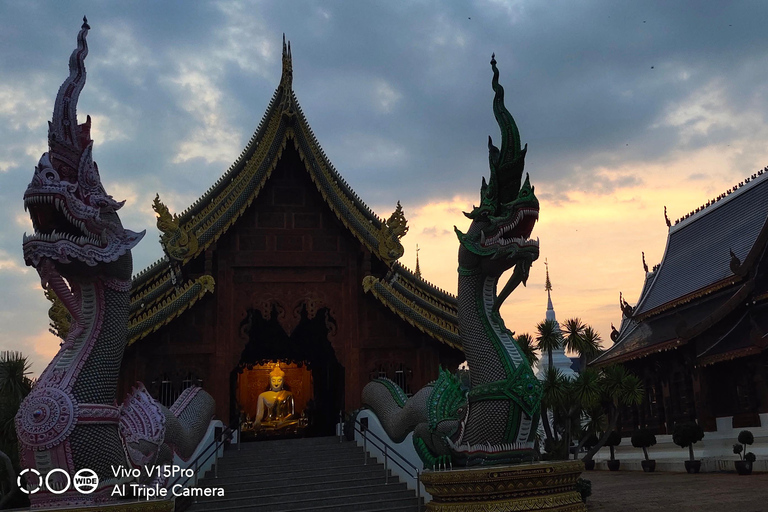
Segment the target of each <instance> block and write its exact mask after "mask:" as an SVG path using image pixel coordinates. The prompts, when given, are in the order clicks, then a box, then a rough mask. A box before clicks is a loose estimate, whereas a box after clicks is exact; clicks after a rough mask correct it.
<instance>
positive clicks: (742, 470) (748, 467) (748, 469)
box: [733, 460, 752, 475]
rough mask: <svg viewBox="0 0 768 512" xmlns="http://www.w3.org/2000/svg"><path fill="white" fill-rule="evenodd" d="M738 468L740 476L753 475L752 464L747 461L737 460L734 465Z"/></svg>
mask: <svg viewBox="0 0 768 512" xmlns="http://www.w3.org/2000/svg"><path fill="white" fill-rule="evenodd" d="M733 464H734V465H735V466H736V472H737V473H738V474H740V475H751V474H752V463H751V462H747V461H746V460H737V461H734V463H733Z"/></svg>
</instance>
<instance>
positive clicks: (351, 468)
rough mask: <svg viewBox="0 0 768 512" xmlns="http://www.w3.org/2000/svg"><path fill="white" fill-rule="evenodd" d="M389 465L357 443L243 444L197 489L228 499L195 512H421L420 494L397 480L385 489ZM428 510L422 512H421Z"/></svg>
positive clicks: (212, 500)
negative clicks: (212, 489)
mask: <svg viewBox="0 0 768 512" xmlns="http://www.w3.org/2000/svg"><path fill="white" fill-rule="evenodd" d="M384 480H385V479H384V465H383V464H377V463H376V461H375V460H373V459H370V458H369V459H368V464H367V465H364V454H363V450H362V448H360V447H358V446H357V445H355V443H353V442H347V441H345V442H343V443H339V438H338V437H316V438H304V439H289V440H280V441H261V442H252V443H242V444H241V448H240V450H239V451H238V450H237V447H236V446H235V445H233V446H231V447H229V448H228V449H227V451H225V453H224V457H223V458H221V459H219V470H218V478H214V475H213V472H212V471H211V472H209V473H208V474H207V475H206V478H204V479H202V480H201V481H200V482H199V484H198V487H221V488H223V489H224V496H223V497H207V498H206V497H200V498H198V499H197V503H194V504H192V506H191V507H190V508H189V509H187V510H189V511H190V512H200V511H213V510H222V511H223V510H233V511H234V510H253V511H258V510H264V511H267V510H268V511H269V512H300V511H310V510H313V511H314V510H317V511H326V512H330V511H333V512H336V511H338V512H342V511H349V512H353V511H355V512H357V511H361V512H362V511H366V512H384V511H387V512H406V511H407V512H416V511H417V510H419V507H418V502H417V500H416V493H415V492H414V491H411V490H408V489H407V488H406V486H405V484H404V483H400V482H399V481H398V479H397V477H396V476H390V477H389V483H388V484H385V483H384ZM422 508H423V507H422Z"/></svg>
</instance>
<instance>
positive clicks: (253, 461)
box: [221, 446, 365, 467]
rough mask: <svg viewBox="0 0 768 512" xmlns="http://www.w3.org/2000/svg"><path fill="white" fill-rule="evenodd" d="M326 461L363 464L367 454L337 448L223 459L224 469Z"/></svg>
mask: <svg viewBox="0 0 768 512" xmlns="http://www.w3.org/2000/svg"><path fill="white" fill-rule="evenodd" d="M319 459H321V460H326V461H327V462H329V463H332V462H337V461H339V460H348V459H349V460H359V461H360V463H361V464H362V463H363V460H365V452H363V449H362V448H360V447H357V446H355V447H350V448H343V449H341V448H337V449H335V450H323V451H309V450H297V451H293V452H277V451H275V452H268V451H263V452H250V453H244V452H236V453H235V454H229V453H225V454H224V457H223V459H222V462H221V464H222V467H223V466H227V467H240V466H244V465H250V466H253V465H258V466H262V467H277V466H284V465H285V464H286V462H287V461H290V463H291V464H293V465H295V464H303V463H311V462H316V461H317V460H319Z"/></svg>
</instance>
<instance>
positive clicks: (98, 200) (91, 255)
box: [23, 18, 144, 267]
mask: <svg viewBox="0 0 768 512" xmlns="http://www.w3.org/2000/svg"><path fill="white" fill-rule="evenodd" d="M89 29H90V27H89V26H88V22H87V20H86V19H85V18H83V25H82V27H81V29H80V33H79V34H78V35H77V48H76V49H75V50H74V51H73V52H72V55H71V56H70V58H69V77H67V79H66V80H65V81H64V83H63V84H62V85H61V87H60V88H59V92H58V94H57V96H56V103H55V105H54V109H53V119H52V120H51V122H49V123H48V147H49V151H48V152H47V153H44V154H43V156H42V157H41V158H40V161H39V162H38V164H37V166H36V167H35V174H34V176H33V177H32V182H31V183H30V184H29V186H28V187H27V190H26V192H24V209H25V210H28V211H29V214H30V217H32V225H33V227H34V233H33V234H31V235H26V234H25V235H24V242H23V248H24V259H25V261H26V263H27V265H31V266H34V267H37V266H39V265H40V262H41V260H42V259H50V260H55V261H56V262H58V263H62V264H67V263H72V262H73V260H74V261H76V262H80V263H84V264H86V265H88V266H95V265H97V264H99V263H110V262H114V261H116V260H117V259H118V258H120V257H121V256H123V255H124V254H126V253H127V252H128V251H129V250H130V249H131V248H133V247H134V246H135V245H136V244H137V243H138V242H139V241H140V240H141V238H142V237H143V236H144V232H143V231H142V232H141V233H135V232H133V231H130V230H127V229H124V228H123V226H122V224H121V223H120V219H119V218H118V216H117V214H116V212H117V210H119V209H120V208H121V207H122V206H123V202H118V201H115V200H114V199H113V198H112V196H110V195H108V194H107V193H106V191H105V190H104V187H103V186H102V184H101V178H100V177H99V168H98V166H97V165H96V163H95V162H94V161H93V159H92V155H91V153H92V151H93V141H92V140H91V136H90V131H91V118H90V116H88V117H87V120H86V122H85V123H83V124H77V100H78V98H79V96H80V91H82V89H83V86H84V85H85V57H86V56H87V55H88V45H87V43H86V36H87V35H88V30H89Z"/></svg>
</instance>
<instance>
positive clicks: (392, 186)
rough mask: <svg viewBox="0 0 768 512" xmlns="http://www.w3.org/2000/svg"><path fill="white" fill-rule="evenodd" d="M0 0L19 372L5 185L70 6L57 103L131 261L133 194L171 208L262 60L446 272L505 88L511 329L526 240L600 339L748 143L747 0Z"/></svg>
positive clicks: (2, 180) (46, 356)
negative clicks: (520, 219)
mask: <svg viewBox="0 0 768 512" xmlns="http://www.w3.org/2000/svg"><path fill="white" fill-rule="evenodd" d="M710 4H714V2H712V3H710V2H662V1H656V2H609V1H584V2H564V1H562V2H561V1H555V2H540V1H504V0H484V1H470V2H466V1H463V2H448V1H417V2H387V1H382V2H340V1H335V2H322V3H318V2H309V1H289V2H286V1H274V2H234V1H232V2H227V1H222V2H194V3H193V2H173V3H169V2H149V1H137V2H124V3H112V2H78V1H70V2H43V1H40V2H34V1H30V2H23V3H21V2H11V1H0V29H1V30H0V141H1V142H0V215H2V219H3V222H2V227H1V228H0V290H2V291H0V350H6V349H12V350H20V351H22V352H23V353H24V354H26V355H28V356H29V357H30V359H31V360H32V362H33V371H34V373H36V374H38V373H39V372H40V371H42V370H43V368H44V367H45V365H46V364H47V362H48V361H49V360H50V358H51V357H52V356H53V355H54V354H55V353H56V351H57V349H58V340H57V339H56V338H54V337H53V335H51V334H49V333H48V331H47V326H48V319H47V309H48V302H47V301H46V300H45V298H44V296H43V293H42V290H41V288H40V284H39V279H38V277H37V273H36V272H35V271H34V270H33V269H31V268H30V267H26V266H25V265H24V261H23V258H22V253H21V241H22V234H23V233H24V232H25V231H27V232H31V231H32V227H31V222H30V221H29V217H28V215H27V214H26V213H25V212H24V209H23V204H22V200H21V199H22V195H23V193H24V190H25V188H26V186H27V184H28V183H29V181H30V179H31V177H32V172H33V169H34V166H35V165H36V163H37V161H38V159H39V158H40V155H41V154H42V153H43V152H44V151H46V150H47V121H48V120H49V119H50V116H51V112H52V109H53V101H54V99H55V97H56V92H57V90H58V87H59V85H60V84H61V82H62V81H63V80H64V79H65V78H66V76H67V74H68V70H67V62H68V59H69V55H70V53H71V51H72V50H73V49H74V47H75V39H76V35H77V32H78V30H79V28H80V24H81V19H82V16H83V14H85V15H87V16H88V21H89V24H90V26H91V28H92V30H91V32H90V34H89V36H88V43H89V55H88V58H87V59H86V68H87V71H88V81H87V83H86V86H85V89H84V90H83V93H82V95H81V97H80V103H79V108H78V114H79V116H80V122H83V121H84V120H85V115H86V114H90V115H91V117H92V119H93V129H92V132H91V135H92V138H93V139H94V141H95V146H94V153H93V154H94V159H95V160H96V162H97V163H98V164H99V169H100V172H101V176H102V180H103V182H104V186H105V188H106V190H107V192H108V193H110V194H111V195H113V196H114V197H115V198H116V199H118V200H122V199H125V200H126V206H125V207H124V208H123V209H122V210H121V212H120V213H121V218H122V221H123V224H124V225H125V226H126V227H127V228H129V229H132V230H135V231H141V230H143V229H146V230H147V236H146V237H145V238H144V240H143V241H142V242H141V243H140V244H139V246H138V247H137V248H136V249H135V250H134V251H133V256H134V273H137V272H138V271H140V270H141V269H143V268H144V267H146V266H147V265H149V264H150V263H152V262H153V261H155V260H156V259H158V258H159V257H160V256H161V254H162V253H161V249H160V245H159V243H158V241H157V240H158V232H157V230H156V228H155V222H154V212H153V211H152V208H151V203H152V198H153V197H154V195H155V193H159V194H160V196H161V198H162V199H163V200H164V202H166V204H168V206H169V207H170V208H171V210H172V211H174V212H180V211H181V210H183V209H184V208H185V207H187V206H188V205H189V204H191V203H192V202H193V201H194V200H195V199H197V198H198V197H199V196H200V195H201V194H202V193H203V192H204V191H205V190H206V189H207V188H208V187H209V186H210V185H211V184H213V182H214V181H215V180H216V179H217V178H218V177H219V176H220V175H221V174H223V173H224V172H225V171H226V170H227V168H228V167H229V165H230V164H231V163H232V162H233V161H234V160H235V158H236V157H237V156H238V155H239V154H240V151H241V150H242V149H243V148H244V146H245V144H246V142H247V140H248V139H249V138H250V136H251V134H252V133H253V131H254V130H255V129H256V127H257V125H258V123H259V121H260V119H261V116H262V114H263V113H264V110H265V109H266V106H267V104H268V102H269V99H270V97H271V95H272V93H273V91H274V89H275V88H276V87H277V84H278V82H279V78H280V68H281V64H280V52H281V43H282V34H283V33H285V34H286V36H287V37H288V39H290V41H291V45H292V50H293V69H294V79H293V87H294V90H295V92H296V94H297V96H298V99H299V102H300V104H301V106H302V109H303V111H304V114H305V115H306V117H307V119H308V121H309V123H310V125H311V126H312V128H313V130H314V133H315V135H316V136H317V138H318V140H319V142H320V144H321V145H322V147H323V148H324V150H325V153H326V154H327V155H328V157H329V158H330V160H331V161H332V162H333V163H334V165H335V167H336V169H337V170H338V171H339V172H340V173H341V174H342V175H343V176H344V177H345V179H346V180H347V182H348V183H349V184H350V185H351V186H352V188H353V189H354V190H355V191H356V192H357V194H358V195H359V196H360V197H361V198H362V199H363V201H365V202H366V203H367V204H368V205H369V206H370V207H371V208H372V209H373V210H374V211H375V212H377V213H378V214H379V215H381V216H385V215H389V214H390V213H391V212H392V210H393V209H394V206H395V203H396V202H397V201H398V200H399V201H401V203H402V205H403V208H404V211H405V215H406V217H407V218H408V222H409V226H410V231H409V232H408V234H407V236H406V237H405V238H404V239H403V243H404V245H405V247H406V254H405V256H403V258H402V259H401V262H402V263H404V264H405V265H407V266H409V267H411V268H413V267H414V266H415V258H416V256H415V249H416V244H418V245H419V247H420V248H421V251H420V252H419V256H420V261H421V269H422V273H423V276H424V277H425V278H426V279H427V280H429V281H431V282H433V283H435V284H436V285H438V286H440V287H441V288H444V289H445V290H447V291H449V292H452V293H455V291H456V267H457V260H456V253H457V249H458V242H457V240H456V237H455V235H454V234H453V226H454V225H456V226H458V227H459V228H460V229H462V230H466V228H467V226H468V225H469V220H468V219H466V218H465V217H464V216H463V215H462V213H461V212H462V211H469V210H470V209H471V208H472V205H473V204H478V202H479V190H480V182H481V177H482V176H486V177H487V175H488V163H487V162H488V160H487V145H486V143H487V137H488V135H491V136H493V137H494V140H495V141H496V142H497V144H498V142H499V131H498V127H497V125H496V122H495V120H494V117H493V112H492V109H491V101H492V98H493V91H492V89H491V86H490V82H491V76H492V73H491V69H490V65H489V60H490V57H491V53H493V52H495V53H496V59H497V61H498V67H499V69H500V72H501V78H500V81H501V83H502V85H504V87H505V90H506V105H507V108H508V109H509V110H510V112H511V113H512V115H513V116H514V117H515V119H516V121H517V124H518V127H519V129H520V133H521V138H522V141H523V143H527V144H528V155H527V158H526V171H527V172H529V173H530V176H531V183H532V184H533V185H534V186H535V190H536V195H537V196H538V198H539V200H540V202H541V214H540V219H539V222H538V224H537V225H536V227H535V229H534V231H533V236H538V237H539V239H540V242H541V257H540V259H539V261H537V262H536V263H534V266H533V268H532V270H531V277H530V279H529V282H528V287H527V288H526V289H523V290H519V291H516V292H515V293H514V294H512V296H511V297H510V298H508V299H507V301H506V303H505V306H504V307H503V308H502V314H503V316H504V318H505V322H506V325H507V326H508V327H510V328H511V329H513V330H515V331H516V332H517V333H522V332H533V331H534V330H535V325H536V323H537V322H539V321H540V320H542V319H543V318H544V312H545V309H546V292H545V291H544V259H545V258H546V259H547V260H548V261H549V268H550V277H551V280H552V284H553V288H554V289H553V292H552V298H553V301H554V303H555V310H556V312H557V316H558V319H559V320H561V321H562V320H564V319H566V318H568V317H573V316H578V317H580V318H581V319H582V320H584V321H586V322H587V323H589V324H591V325H593V326H594V327H595V328H596V329H597V330H598V331H599V332H600V334H601V335H602V336H603V338H604V339H605V340H608V341H607V343H610V341H609V334H610V324H611V322H613V323H614V324H616V325H617V326H618V324H619V322H620V319H621V316H620V315H621V312H620V309H619V305H618V297H619V292H620V291H621V292H623V293H624V296H625V298H626V299H627V300H628V301H629V302H630V303H632V304H634V302H635V300H636V298H637V296H638V294H639V291H640V287H641V285H642V281H643V277H644V271H643V266H642V260H641V251H644V252H645V257H646V261H647V263H648V265H649V266H652V265H655V264H657V263H659V262H660V261H661V258H662V256H663V253H664V246H665V243H666V235H667V227H666V224H665V221H664V206H666V207H667V209H668V212H669V218H670V219H671V220H672V221H673V222H674V220H675V219H677V218H679V217H681V216H683V215H685V214H686V213H688V212H689V211H691V210H693V209H695V208H696V207H698V206H700V205H701V204H703V203H706V201H707V200H708V199H711V198H714V197H715V196H717V195H718V194H720V193H722V192H724V191H725V190H726V189H728V188H729V187H731V186H733V185H734V184H736V183H738V182H739V181H742V180H743V179H744V178H745V177H746V176H749V175H751V174H753V173H755V172H757V170H758V169H761V168H763V167H764V166H766V165H768V145H767V144H766V141H768V123H766V115H768V101H767V100H766V98H768V85H766V84H768V65H766V64H767V63H768V33H767V32H766V30H765V28H764V26H763V22H764V20H765V19H768V4H766V3H765V2H738V3H728V4H726V3H719V4H720V6H714V5H710Z"/></svg>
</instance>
